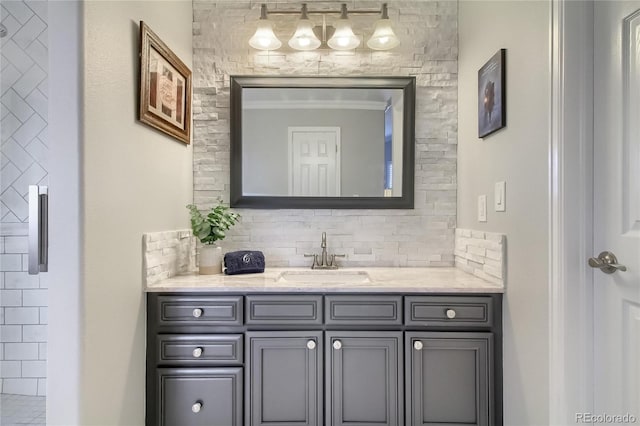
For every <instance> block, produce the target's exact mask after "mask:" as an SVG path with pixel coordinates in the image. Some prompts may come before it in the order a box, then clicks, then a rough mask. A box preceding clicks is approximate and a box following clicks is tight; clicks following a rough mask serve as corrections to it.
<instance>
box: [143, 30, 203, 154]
mask: <svg viewBox="0 0 640 426" xmlns="http://www.w3.org/2000/svg"><path fill="white" fill-rule="evenodd" d="M139 102H140V108H139V111H138V120H140V121H141V122H142V123H145V124H147V125H149V126H151V127H154V128H156V129H158V130H160V131H161V132H164V133H166V134H168V135H169V136H172V137H174V138H176V139H178V140H179V141H181V142H184V143H185V144H189V143H191V70H190V69H189V67H187V66H186V65H185V64H184V62H182V61H181V60H180V58H178V57H177V56H176V54H175V53H173V52H172V51H171V49H169V47H167V45H166V44H164V42H163V41H162V40H160V38H159V37H158V36H157V35H156V34H155V33H154V32H153V31H152V30H151V28H149V26H148V25H147V24H145V23H144V22H143V21H140V100H139Z"/></svg>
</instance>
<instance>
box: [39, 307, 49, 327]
mask: <svg viewBox="0 0 640 426" xmlns="http://www.w3.org/2000/svg"><path fill="white" fill-rule="evenodd" d="M38 309H39V311H40V324H49V308H42V307H41V308H38Z"/></svg>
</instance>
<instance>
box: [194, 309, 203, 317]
mask: <svg viewBox="0 0 640 426" xmlns="http://www.w3.org/2000/svg"><path fill="white" fill-rule="evenodd" d="M201 316H202V309H200V308H195V309H194V310H193V317H194V318H200V317H201Z"/></svg>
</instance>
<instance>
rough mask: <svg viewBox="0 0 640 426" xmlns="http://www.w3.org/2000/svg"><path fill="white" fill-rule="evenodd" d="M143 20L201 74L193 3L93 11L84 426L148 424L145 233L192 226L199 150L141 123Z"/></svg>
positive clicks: (88, 29) (88, 58) (87, 44)
mask: <svg viewBox="0 0 640 426" xmlns="http://www.w3.org/2000/svg"><path fill="white" fill-rule="evenodd" d="M141 20H143V21H145V22H146V23H147V24H148V25H149V26H150V27H151V29H152V30H154V31H155V32H156V33H157V34H158V36H159V37H160V38H161V39H162V40H163V41H164V42H165V43H166V44H167V45H168V46H169V47H170V48H171V49H172V50H173V51H174V52H175V53H176V54H177V55H178V57H180V58H181V59H182V60H183V61H184V62H185V63H186V64H187V66H189V67H191V64H192V42H191V40H192V34H191V28H192V27H191V23H192V5H191V1H126V2H120V1H100V2H95V1H90V2H85V4H84V105H83V108H84V153H83V183H84V188H83V193H82V194H83V198H84V205H83V210H82V213H83V215H84V221H85V224H84V238H83V244H84V253H85V262H84V270H83V272H84V286H83V289H82V291H83V303H84V318H83V321H84V324H83V325H84V330H83V334H82V338H83V345H84V349H83V352H82V356H81V358H82V360H81V363H82V376H81V388H82V398H83V399H82V405H81V406H82V413H81V422H82V424H83V425H141V424H143V423H144V397H145V384H144V378H145V301H144V293H143V292H142V274H143V271H142V233H143V232H149V231H160V230H168V229H182V228H185V227H188V214H187V210H186V208H185V205H186V204H188V203H189V202H191V194H192V189H193V183H192V181H193V178H192V149H191V146H187V145H184V144H183V143H181V142H178V141H176V140H175V139H172V138H170V137H168V136H166V135H164V134H162V133H159V132H158V131H156V130H154V129H152V128H150V127H148V126H145V125H142V124H140V123H138V122H137V121H136V117H137V99H138V49H139V47H138V38H139V36H138V34H139V27H138V24H139V21H141Z"/></svg>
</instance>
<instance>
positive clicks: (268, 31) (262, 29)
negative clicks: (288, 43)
mask: <svg viewBox="0 0 640 426" xmlns="http://www.w3.org/2000/svg"><path fill="white" fill-rule="evenodd" d="M249 45H250V46H251V47H253V48H254V49H258V50H276V49H279V48H280V46H282V42H281V41H280V40H278V37H276V35H275V34H274V32H273V23H272V22H271V21H269V20H268V18H267V5H266V4H263V5H262V6H261V7H260V21H259V23H258V29H257V30H256V33H255V34H254V35H253V37H251V38H250V39H249Z"/></svg>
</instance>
